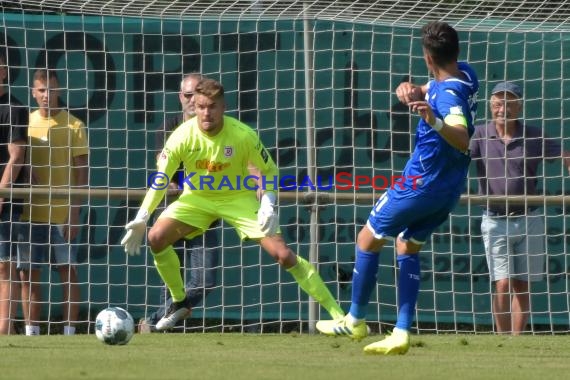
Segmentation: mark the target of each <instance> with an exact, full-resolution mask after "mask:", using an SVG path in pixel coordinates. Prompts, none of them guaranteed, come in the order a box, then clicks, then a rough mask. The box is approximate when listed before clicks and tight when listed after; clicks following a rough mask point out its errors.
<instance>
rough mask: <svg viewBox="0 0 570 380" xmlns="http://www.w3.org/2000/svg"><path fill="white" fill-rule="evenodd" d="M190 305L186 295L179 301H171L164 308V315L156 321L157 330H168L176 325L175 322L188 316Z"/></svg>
mask: <svg viewBox="0 0 570 380" xmlns="http://www.w3.org/2000/svg"><path fill="white" fill-rule="evenodd" d="M191 312H192V306H191V305H190V299H189V298H188V297H186V298H184V300H182V301H180V302H172V303H171V304H170V306H169V307H168V310H166V314H164V317H162V318H161V319H160V321H158V322H157V323H156V330H157V331H164V330H169V329H171V328H173V327H174V326H176V323H178V322H179V321H182V320H184V319H186V318H188V317H189V316H190V313H191Z"/></svg>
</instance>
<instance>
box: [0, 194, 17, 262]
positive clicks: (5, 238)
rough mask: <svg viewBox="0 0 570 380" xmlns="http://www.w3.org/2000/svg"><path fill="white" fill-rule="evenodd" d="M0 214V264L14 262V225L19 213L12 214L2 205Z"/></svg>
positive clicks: (8, 208)
mask: <svg viewBox="0 0 570 380" xmlns="http://www.w3.org/2000/svg"><path fill="white" fill-rule="evenodd" d="M3 206H4V207H2V213H1V214H0V262H4V261H10V260H14V261H15V260H16V243H15V242H16V238H17V236H16V235H17V234H16V223H13V222H17V221H18V220H19V219H20V213H16V212H14V213H12V212H11V210H10V209H11V207H6V206H9V205H6V204H4V205H3Z"/></svg>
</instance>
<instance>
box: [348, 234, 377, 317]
mask: <svg viewBox="0 0 570 380" xmlns="http://www.w3.org/2000/svg"><path fill="white" fill-rule="evenodd" d="M378 262H379V255H378V253H375V252H368V251H363V250H361V249H360V248H358V245H357V246H356V262H355V263H354V270H353V271H352V299H351V300H352V303H351V305H350V314H351V315H352V316H353V317H354V318H355V319H356V320H361V319H364V318H365V317H366V308H367V306H368V303H369V302H370V295H371V294H372V292H373V291H374V289H375V288H376V283H377V277H378Z"/></svg>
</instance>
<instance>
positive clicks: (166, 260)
mask: <svg viewBox="0 0 570 380" xmlns="http://www.w3.org/2000/svg"><path fill="white" fill-rule="evenodd" d="M152 255H153V256H154V266H155V267H156V270H157V271H158V274H160V277H161V278H162V281H164V283H165V284H166V286H167V287H168V290H169V291H170V295H171V296H172V300H173V301H174V302H180V301H183V300H184V298H186V292H185V291H184V282H183V281H182V276H181V275H180V260H179V259H178V255H176V252H175V251H174V248H172V246H171V245H169V246H168V247H167V248H166V249H165V250H164V251H161V252H158V253H154V252H152Z"/></svg>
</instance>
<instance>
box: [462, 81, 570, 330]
mask: <svg viewBox="0 0 570 380" xmlns="http://www.w3.org/2000/svg"><path fill="white" fill-rule="evenodd" d="M522 102H523V93H522V89H521V88H520V87H519V86H518V85H516V84H515V83H512V82H501V83H499V84H497V85H496V86H495V87H494V88H493V91H492V92H491V99H490V104H489V106H490V110H491V116H492V121H491V122H490V123H488V124H486V125H478V126H476V127H475V134H474V135H473V137H472V139H471V146H470V148H471V157H472V159H473V162H474V164H475V168H476V172H477V180H478V183H479V194H482V195H500V196H520V195H537V194H538V193H537V182H538V176H537V169H538V166H539V164H540V163H541V162H542V160H543V159H546V160H554V159H563V160H564V165H565V166H566V167H567V168H568V170H569V171H570V159H569V157H570V155H569V154H568V153H565V152H564V154H563V151H562V147H561V146H560V141H559V139H555V138H548V137H546V136H544V135H543V130H542V128H539V127H536V126H531V125H526V124H524V122H523V121H521V120H519V114H520V112H521V110H522V105H523V103H522ZM481 233H482V235H483V242H484V245H485V252H486V257H487V264H488V266H489V274H490V279H491V282H493V283H494V293H493V306H492V307H493V316H494V319H495V326H496V332H497V333H501V334H505V333H506V334H509V333H510V334H513V335H518V334H520V333H522V332H524V331H525V326H526V324H527V321H528V317H529V312H530V306H529V305H530V291H529V283H530V282H535V281H541V280H542V279H543V278H544V273H545V260H546V249H545V227H544V214H543V213H542V212H540V211H539V210H537V208H536V207H525V206H524V205H516V206H515V205H507V204H504V203H503V204H496V203H488V205H487V208H486V209H485V211H484V213H483V220H482V222H481Z"/></svg>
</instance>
